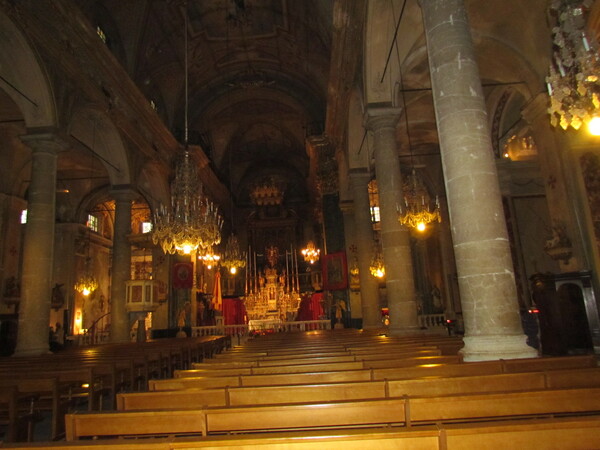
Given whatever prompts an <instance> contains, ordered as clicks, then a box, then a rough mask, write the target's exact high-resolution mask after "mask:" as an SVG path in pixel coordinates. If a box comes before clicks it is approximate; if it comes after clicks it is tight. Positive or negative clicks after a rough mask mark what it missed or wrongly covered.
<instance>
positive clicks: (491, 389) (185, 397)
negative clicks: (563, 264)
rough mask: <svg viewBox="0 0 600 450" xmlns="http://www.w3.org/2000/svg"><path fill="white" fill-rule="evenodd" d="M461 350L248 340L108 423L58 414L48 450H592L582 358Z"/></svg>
mask: <svg viewBox="0 0 600 450" xmlns="http://www.w3.org/2000/svg"><path fill="white" fill-rule="evenodd" d="M461 345H462V343H461V341H460V339H457V338H453V337H434V336H431V337H428V336H414V337H402V338H392V337H387V336H383V335H378V334H377V333H367V332H359V331H356V330H354V331H351V330H334V331H319V332H308V333H294V334H287V335H284V334H279V335H270V336H265V337H260V338H257V339H255V340H252V341H249V342H247V343H246V344H245V345H241V346H237V347H234V348H232V349H230V350H229V351H226V352H223V353H220V354H217V355H215V358H213V359H211V360H206V361H203V362H192V363H191V364H190V366H189V368H187V369H175V370H174V371H173V376H174V377H173V378H171V379H169V378H163V379H152V380H149V382H148V387H149V391H148V392H121V393H118V394H117V395H116V400H117V403H116V407H117V409H118V411H116V412H104V411H102V412H91V413H90V412H78V413H74V414H67V416H66V437H67V440H68V441H69V442H66V443H62V444H61V443H53V444H52V446H51V448H55V447H56V448H73V447H75V446H76V447H77V448H80V447H81V448H88V447H89V448H92V447H94V448H98V446H101V447H103V448H104V447H107V448H108V447H110V448H119V446H122V447H123V448H149V449H150V448H156V449H159V448H160V449H167V448H168V449H175V448H236V449H237V448H242V449H243V448H256V447H257V446H260V447H261V448H263V447H264V448H286V449H287V448H295V447H300V446H302V447H315V448H328V449H329V448H333V449H335V448H344V449H348V448H375V447H383V448H398V447H402V448H404V447H406V448H435V449H454V448H465V449H466V448H469V449H472V448H536V449H543V448H557V444H559V445H558V447H559V448H600V434H599V433H598V431H599V430H600V368H599V367H597V360H596V357H595V356H594V355H583V356H571V357H561V358H536V359H525V360H506V361H486V362H474V363H463V362H462V361H461V360H460V358H459V357H458V356H457V350H458V349H459V348H460V347H461ZM115 438H116V439H115ZM142 438H143V439H142ZM28 448H29V447H28ZM31 448H33V447H31Z"/></svg>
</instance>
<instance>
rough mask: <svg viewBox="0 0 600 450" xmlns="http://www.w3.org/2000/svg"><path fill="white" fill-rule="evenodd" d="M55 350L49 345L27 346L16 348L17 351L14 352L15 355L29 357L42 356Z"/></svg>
mask: <svg viewBox="0 0 600 450" xmlns="http://www.w3.org/2000/svg"><path fill="white" fill-rule="evenodd" d="M52 354H53V352H51V351H50V348H49V347H40V348H26V349H15V352H14V353H13V354H12V356H13V357H16V358H19V357H25V356H27V357H29V356H42V355H52Z"/></svg>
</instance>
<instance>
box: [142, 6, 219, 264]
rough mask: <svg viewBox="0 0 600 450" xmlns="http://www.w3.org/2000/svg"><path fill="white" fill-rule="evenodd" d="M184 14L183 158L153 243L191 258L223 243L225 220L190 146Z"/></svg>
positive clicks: (161, 209)
mask: <svg viewBox="0 0 600 450" xmlns="http://www.w3.org/2000/svg"><path fill="white" fill-rule="evenodd" d="M187 23H188V19H187V11H186V14H185V30H184V35H185V52H184V53H185V58H184V59H185V77H184V80H185V110H184V113H185V124H184V125H185V126H184V148H183V155H182V156H181V158H180V159H179V160H178V161H177V164H176V167H175V179H174V180H173V183H172V184H171V207H170V208H168V207H165V206H164V205H160V206H159V207H158V209H157V210H156V211H155V214H154V225H153V227H152V229H153V233H152V242H154V244H155V245H157V244H159V243H160V246H161V248H162V250H163V252H165V253H169V254H174V253H175V252H177V253H179V254H181V255H184V254H185V255H189V254H191V253H192V252H193V251H195V250H197V249H199V248H200V249H207V248H208V247H211V246H213V245H218V244H219V243H220V242H221V227H222V225H223V221H222V219H221V217H220V215H219V212H218V208H217V207H216V206H215V205H214V204H213V203H212V202H211V201H210V200H209V199H208V198H207V197H206V196H205V195H204V194H203V189H202V183H201V182H200V178H199V176H198V170H197V167H196V165H195V164H194V161H193V158H192V156H191V154H190V148H189V146H188V55H187V53H188V50H187V35H188V32H187V28H188V26H187Z"/></svg>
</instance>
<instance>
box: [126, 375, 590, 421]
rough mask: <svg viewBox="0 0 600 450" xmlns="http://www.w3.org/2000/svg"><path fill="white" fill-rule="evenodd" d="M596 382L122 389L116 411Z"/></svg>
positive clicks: (474, 380)
mask: <svg viewBox="0 0 600 450" xmlns="http://www.w3.org/2000/svg"><path fill="white" fill-rule="evenodd" d="M582 387H600V368H593V369H581V370H565V371H548V372H523V373H513V374H493V375H483V376H477V377H470V376H465V377H451V378H421V379H412V380H382V381H357V382H346V383H323V384H304V385H298V384H294V385H283V386H254V387H229V386H228V387H223V388H212V389H183V390H179V391H156V392H142V393H122V394H119V395H118V396H117V410H120V411H132V410H151V409H187V408H197V407H200V406H232V405H266V404H285V403H308V402H325V401H341V400H359V399H375V398H389V397H402V396H404V395H408V396H444V395H458V394H469V393H491V392H510V391H525V390H541V389H553V388H554V389H556V388H582Z"/></svg>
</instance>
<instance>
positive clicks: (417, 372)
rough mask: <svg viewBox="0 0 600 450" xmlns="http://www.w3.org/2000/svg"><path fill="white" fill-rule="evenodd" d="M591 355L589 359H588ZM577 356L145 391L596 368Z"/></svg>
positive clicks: (241, 378)
mask: <svg viewBox="0 0 600 450" xmlns="http://www.w3.org/2000/svg"><path fill="white" fill-rule="evenodd" d="M590 356H591V357H590ZM590 356H585V357H579V356H572V357H556V358H532V359H527V360H523V361H520V360H506V361H504V360H500V361H481V362H471V363H461V364H438V363H428V364H421V365H418V366H412V367H410V366H407V367H391V368H377V369H349V370H335V371H328V372H300V373H271V374H252V375H250V374H248V375H245V374H240V375H237V376H236V375H225V376H214V377H212V376H210V375H207V374H204V375H203V376H201V377H190V378H184V377H181V378H176V379H168V380H150V381H149V383H148V384H149V386H148V388H149V390H150V391H158V390H174V389H189V388H215V387H225V386H273V385H285V384H311V383H338V382H354V381H375V380H384V379H389V380H392V379H411V378H423V377H431V376H436V377H455V376H477V375H491V374H500V373H519V372H527V371H529V372H532V371H533V372H534V371H541V370H560V369H564V368H592V367H597V364H596V361H595V357H594V356H593V355H590Z"/></svg>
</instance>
